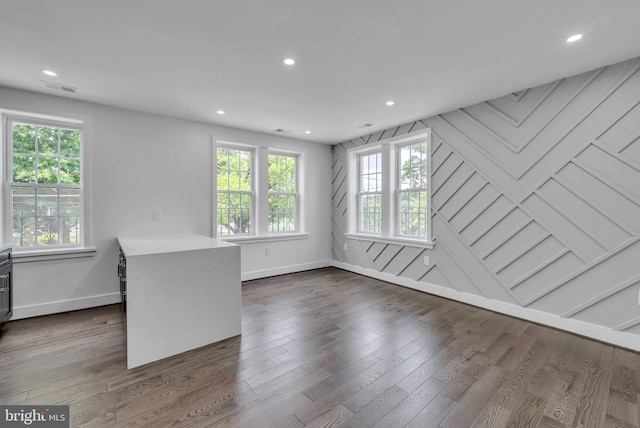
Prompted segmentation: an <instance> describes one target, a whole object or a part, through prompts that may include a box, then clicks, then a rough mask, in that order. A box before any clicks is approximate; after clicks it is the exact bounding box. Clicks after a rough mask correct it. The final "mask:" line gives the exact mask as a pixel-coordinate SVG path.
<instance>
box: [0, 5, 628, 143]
mask: <svg viewBox="0 0 640 428" xmlns="http://www.w3.org/2000/svg"><path fill="white" fill-rule="evenodd" d="M638 17H640V1H638V0H527V1H525V0H481V1H480V0H396V1H389V0H315V1H310V0H269V1H267V0H218V1H214V0H108V1H97V0H94V1H89V0H56V1H42V0H1V1H0V85H4V86H10V87H15V88H21V89H27V90H32V91H37V92H43V93H49V94H53V95H60V96H64V97H68V98H75V99H79V100H87V101H93V102H97V103H102V104H108V105H113V106H118V107H124V108H129V109H134V110H140V111H145V112H151V113H158V114H162V115H168V116H174V117H179V118H185V119H192V120H197V121H202V122H209V123H216V124H221V125H228V126H233V127H239V128H245V129H251V130H256V131H263V132H269V133H275V132H274V130H275V129H277V128H284V129H287V130H291V131H292V133H291V134H289V135H290V136H291V137H295V138H300V139H305V140H310V141H317V142H323V143H336V142H340V141H344V140H347V139H349V138H353V137H356V136H360V135H364V134H368V133H370V132H372V131H375V130H380V129H385V128H389V127H391V126H394V125H400V124H404V123H407V122H409V121H412V120H415V119H420V118H425V117H429V116H432V115H434V114H438V113H443V112H446V111H449V110H452V109H455V108H459V107H463V106H467V105H470V104H474V103H476V102H479V101H482V100H486V99H491V98H495V97H498V96H502V95H505V94H507V93H510V92H514V91H518V90H521V89H525V88H528V87H532V86H536V85H539V84H542V83H546V82H550V81H553V80H556V79H558V78H561V77H566V76H570V75H574V74H577V73H580V72H584V71H588V70H591V69H593V68H597V67H599V66H602V65H607V64H612V63H615V62H618V61H622V60H625V59H629V58H632V57H636V56H640V43H639V41H640V25H638V22H637V21H638ZM575 33H583V34H584V37H583V39H582V40H581V41H579V42H577V43H573V44H568V43H566V42H565V40H566V38H567V37H568V36H570V35H572V34H575ZM286 57H293V58H295V59H296V61H297V62H296V64H295V65H294V66H292V67H288V66H285V65H284V64H283V63H282V60H283V59H284V58H286ZM43 69H51V70H54V71H56V72H57V73H58V77H47V76H45V75H44V74H42V70H43ZM41 80H49V81H53V82H56V83H60V84H63V85H69V86H73V87H77V88H78V92H77V93H76V94H62V93H61V92H56V91H54V90H51V89H47V88H45V87H44V85H43V84H42V83H41ZM387 100H394V101H395V105H394V106H392V107H387V106H386V105H385V102H386V101H387ZM219 109H222V110H224V111H226V114H225V115H224V116H220V115H218V114H216V110H219ZM363 123H372V124H374V126H373V127H371V128H368V129H362V128H359V127H358V125H360V124H363ZM305 130H310V131H311V134H309V135H307V134H305V133H304V131H305Z"/></svg>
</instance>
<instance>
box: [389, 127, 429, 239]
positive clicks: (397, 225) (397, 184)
mask: <svg viewBox="0 0 640 428" xmlns="http://www.w3.org/2000/svg"><path fill="white" fill-rule="evenodd" d="M423 143H424V144H426V146H427V168H426V169H427V174H429V172H430V171H431V164H430V162H429V159H430V158H431V155H430V152H429V148H430V144H429V139H428V138H427V139H425V140H420V141H411V142H408V143H403V144H400V143H397V144H395V145H394V146H395V147H394V149H395V165H394V166H395V171H394V172H395V186H394V191H395V195H394V196H395V198H394V202H395V206H394V214H395V225H394V230H395V231H396V235H397V236H398V237H402V238H406V239H427V238H428V237H429V236H430V234H429V231H430V230H431V221H430V220H431V216H430V215H429V214H430V211H431V204H430V195H431V192H430V190H429V183H431V180H430V179H429V177H427V187H426V188H418V189H413V188H412V189H401V181H402V180H401V178H400V175H401V173H402V166H401V165H400V163H401V162H402V160H401V157H400V150H402V149H403V148H405V147H409V146H413V145H416V144H423ZM416 191H417V192H427V201H426V203H427V205H426V206H425V209H426V211H427V215H426V223H427V224H426V227H427V235H426V236H423V235H409V234H404V233H402V226H401V223H402V216H401V212H400V210H401V200H402V194H403V193H410V192H416Z"/></svg>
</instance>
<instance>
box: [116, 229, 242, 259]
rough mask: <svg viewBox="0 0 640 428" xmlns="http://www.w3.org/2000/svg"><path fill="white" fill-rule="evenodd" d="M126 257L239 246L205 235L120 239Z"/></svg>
mask: <svg viewBox="0 0 640 428" xmlns="http://www.w3.org/2000/svg"><path fill="white" fill-rule="evenodd" d="M118 243H119V244H120V247H121V248H122V251H124V254H125V256H127V257H133V256H144V255H150V254H161V253H176V252H181V251H194V250H205V249H214V248H226V247H235V246H237V244H233V243H230V242H225V241H222V240H220V239H216V238H211V237H209V236H204V235H196V234H192V235H161V236H154V237H144V238H120V237H119V238H118Z"/></svg>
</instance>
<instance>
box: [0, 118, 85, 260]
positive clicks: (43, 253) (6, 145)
mask: <svg viewBox="0 0 640 428" xmlns="http://www.w3.org/2000/svg"><path fill="white" fill-rule="evenodd" d="M0 118H1V120H2V128H3V129H2V132H1V133H0V138H1V142H2V144H1V145H2V151H1V154H2V162H1V164H2V166H3V169H4V173H3V174H2V177H1V178H2V189H1V191H2V197H1V198H0V209H1V210H2V212H3V215H4V225H3V227H2V229H1V233H0V234H1V235H2V236H1V240H2V242H5V243H7V244H11V242H12V241H13V214H12V213H13V198H12V191H11V189H12V186H13V185H14V183H13V149H12V145H13V133H12V130H13V123H15V122H17V123H26V124H30V125H40V126H47V127H52V128H63V129H70V130H78V131H80V185H79V186H75V185H73V186H72V187H79V193H80V210H79V223H80V242H79V243H78V244H72V245H70V244H66V245H65V244H61V245H47V246H33V247H19V246H13V245H12V247H13V258H14V263H23V262H33V261H46V260H57V259H68V258H78V257H92V256H94V255H95V253H96V248H95V247H93V246H91V245H90V243H91V222H90V203H89V201H90V195H89V189H90V185H89V183H88V177H90V174H89V159H90V156H89V154H88V149H87V147H88V144H87V138H86V136H87V128H88V127H89V126H88V125H87V123H85V122H84V121H82V120H78V119H70V118H61V117H56V116H49V115H42V114H32V113H26V112H18V111H10V110H0ZM18 184H19V183H18ZM19 185H21V184H19ZM25 185H27V184H25ZM29 185H33V186H35V187H38V183H33V184H29ZM42 186H45V187H52V186H53V187H59V188H65V185H60V184H54V185H51V184H42Z"/></svg>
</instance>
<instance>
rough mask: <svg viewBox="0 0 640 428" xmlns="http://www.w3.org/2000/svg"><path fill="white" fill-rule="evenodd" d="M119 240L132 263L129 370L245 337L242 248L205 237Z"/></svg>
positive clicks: (128, 290)
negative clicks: (222, 341) (242, 322)
mask: <svg viewBox="0 0 640 428" xmlns="http://www.w3.org/2000/svg"><path fill="white" fill-rule="evenodd" d="M118 242H119V244H120V248H121V249H122V251H123V252H124V254H125V257H126V263H127V267H126V271H127V275H126V276H127V306H126V308H127V368H129V369H131V368H134V367H138V366H141V365H143V364H147V363H150V362H152V361H157V360H160V359H163V358H166V357H169V356H172V355H176V354H180V353H182V352H185V351H189V350H191V349H195V348H199V347H201V346H204V345H208V344H211V343H214V342H218V341H220V340H223V339H227V338H229V337H233V336H237V335H239V334H240V332H241V310H242V294H241V293H242V292H241V282H240V247H239V246H238V245H235V244H231V243H227V242H224V241H220V240H217V239H214V238H209V237H206V236H201V235H190V236H184V237H182V236H181V237H162V238H136V239H130V238H118Z"/></svg>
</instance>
